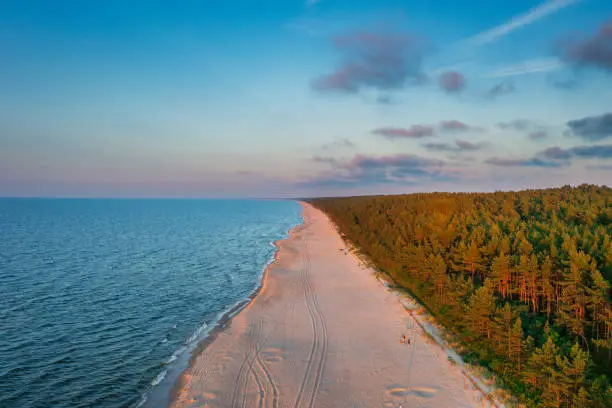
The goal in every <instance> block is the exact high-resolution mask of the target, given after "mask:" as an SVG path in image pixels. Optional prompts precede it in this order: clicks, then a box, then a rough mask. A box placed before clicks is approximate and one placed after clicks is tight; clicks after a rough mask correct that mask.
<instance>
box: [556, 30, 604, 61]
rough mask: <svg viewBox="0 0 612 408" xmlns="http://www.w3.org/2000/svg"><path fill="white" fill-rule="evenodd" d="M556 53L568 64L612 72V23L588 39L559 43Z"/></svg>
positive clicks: (575, 39)
mask: <svg viewBox="0 0 612 408" xmlns="http://www.w3.org/2000/svg"><path fill="white" fill-rule="evenodd" d="M558 52H559V55H560V57H561V58H562V59H563V60H565V61H567V62H568V63H571V64H574V65H577V66H585V67H594V68H600V69H603V70H606V71H612V21H609V22H607V23H604V24H603V25H602V26H601V27H600V29H599V30H598V31H597V32H596V33H595V34H594V35H592V36H590V37H586V38H578V37H574V38H568V39H566V40H564V41H561V42H559V46H558Z"/></svg>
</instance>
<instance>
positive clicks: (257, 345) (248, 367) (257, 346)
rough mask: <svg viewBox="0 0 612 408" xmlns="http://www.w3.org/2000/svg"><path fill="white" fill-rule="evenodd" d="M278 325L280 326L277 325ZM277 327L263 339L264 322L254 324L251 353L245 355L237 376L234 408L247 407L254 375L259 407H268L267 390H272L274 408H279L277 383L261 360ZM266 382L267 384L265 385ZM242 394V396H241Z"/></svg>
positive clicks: (233, 401) (252, 327)
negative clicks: (259, 371)
mask: <svg viewBox="0 0 612 408" xmlns="http://www.w3.org/2000/svg"><path fill="white" fill-rule="evenodd" d="M277 325H278V324H277ZM277 325H275V326H274V327H273V328H272V330H271V331H270V333H268V335H267V336H265V338H263V339H262V337H261V334H262V333H263V320H260V321H259V324H256V325H255V324H252V325H251V327H250V330H251V334H250V336H251V342H250V343H251V344H250V347H249V351H248V352H247V353H246V354H245V358H244V360H243V361H242V364H241V366H240V368H239V370H238V374H237V376H236V381H235V387H234V393H233V397H232V408H236V407H237V406H241V407H242V408H245V407H246V406H247V395H248V389H249V378H250V376H251V375H252V376H253V378H254V380H255V383H256V385H257V391H258V397H257V406H258V407H259V408H263V407H267V406H268V404H267V401H268V400H267V398H266V397H267V395H268V394H267V393H266V392H267V390H268V388H271V389H272V408H277V407H278V403H279V397H278V386H277V385H276V381H274V378H273V377H272V374H271V373H270V370H269V369H268V368H267V366H266V364H265V362H264V361H263V360H262V359H261V349H262V348H263V347H264V344H265V341H266V339H267V338H268V337H269V336H270V334H271V333H272V332H273V331H274V329H275V328H276V326H277ZM257 369H259V370H261V372H262V373H263V375H261V374H259V373H258V372H257ZM262 378H263V381H265V382H266V383H267V385H266V384H264V382H263V381H262ZM241 394H242V395H241ZM241 397H242V398H241ZM240 399H242V404H239V400H240Z"/></svg>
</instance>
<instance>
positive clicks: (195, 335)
mask: <svg viewBox="0 0 612 408" xmlns="http://www.w3.org/2000/svg"><path fill="white" fill-rule="evenodd" d="M207 327H208V325H207V324H206V323H203V324H202V325H201V326H200V327H198V329H197V330H196V331H195V332H194V333H193V334H192V335H191V337H189V338H188V339H187V344H188V345H189V344H191V343H193V342H194V341H196V340H197V339H198V338H199V337H200V335H201V334H202V332H203V331H204V330H206V328H207Z"/></svg>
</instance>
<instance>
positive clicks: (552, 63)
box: [487, 58, 565, 78]
mask: <svg viewBox="0 0 612 408" xmlns="http://www.w3.org/2000/svg"><path fill="white" fill-rule="evenodd" d="M564 66H565V64H564V63H563V61H560V60H559V59H558V58H536V59H530V60H526V61H521V62H518V63H515V64H513V65H509V66H505V67H501V68H498V69H496V70H495V71H493V72H491V73H489V74H488V75H487V77H489V78H505V77H511V76H517V75H527V74H537V73H540V72H550V71H555V70H558V69H560V68H563V67H564Z"/></svg>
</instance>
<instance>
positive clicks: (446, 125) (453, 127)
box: [438, 119, 485, 132]
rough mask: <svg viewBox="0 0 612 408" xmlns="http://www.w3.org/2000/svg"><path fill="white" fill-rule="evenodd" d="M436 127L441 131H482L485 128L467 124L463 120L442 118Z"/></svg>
mask: <svg viewBox="0 0 612 408" xmlns="http://www.w3.org/2000/svg"><path fill="white" fill-rule="evenodd" d="M438 129H440V130H441V131H442V132H469V131H473V132H484V131H485V129H484V128H483V127H480V126H472V125H468V124H467V123H465V122H461V121H459V120H454V119H453V120H443V121H441V122H440V124H439V125H438Z"/></svg>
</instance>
